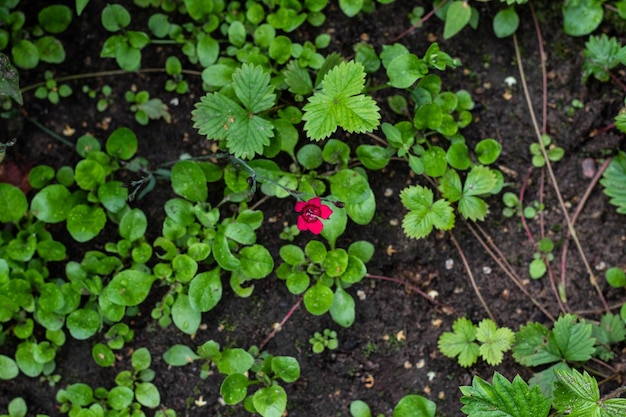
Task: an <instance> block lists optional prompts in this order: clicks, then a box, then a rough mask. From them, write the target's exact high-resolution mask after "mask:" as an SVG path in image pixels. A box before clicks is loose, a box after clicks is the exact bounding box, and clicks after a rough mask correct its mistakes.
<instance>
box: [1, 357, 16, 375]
mask: <svg viewBox="0 0 626 417" xmlns="http://www.w3.org/2000/svg"><path fill="white" fill-rule="evenodd" d="M19 373H20V371H19V368H18V367H17V364H16V363H15V361H14V360H13V359H11V358H9V357H8V356H6V355H0V379H2V380H4V381H6V380H9V379H13V378H15V377H16V376H17V375H18V374H19Z"/></svg>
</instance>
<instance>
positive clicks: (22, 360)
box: [15, 342, 44, 378]
mask: <svg viewBox="0 0 626 417" xmlns="http://www.w3.org/2000/svg"><path fill="white" fill-rule="evenodd" d="M35 349H36V345H35V343H33V342H22V343H20V344H19V345H18V346H17V350H16V351H15V362H16V363H17V366H18V367H19V368H20V371H22V373H23V374H24V375H26V376H29V377H31V378H34V377H36V376H39V375H40V374H41V372H42V371H43V367H44V364H42V363H39V362H37V361H36V360H35V357H34V354H35Z"/></svg>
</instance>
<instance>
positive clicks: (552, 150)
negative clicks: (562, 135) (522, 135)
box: [530, 134, 565, 168]
mask: <svg viewBox="0 0 626 417" xmlns="http://www.w3.org/2000/svg"><path fill="white" fill-rule="evenodd" d="M541 141H542V142H543V146H544V147H545V148H546V153H547V154H548V159H549V160H550V161H551V162H558V161H560V160H561V159H563V156H564V155H565V150H563V148H561V147H558V146H556V145H555V144H553V143H552V138H551V137H550V136H548V135H545V134H544V135H541ZM530 153H531V155H532V162H533V166H535V167H537V168H542V167H544V166H545V165H546V160H545V158H544V156H543V153H542V152H541V144H539V143H536V142H535V143H532V144H531V145H530Z"/></svg>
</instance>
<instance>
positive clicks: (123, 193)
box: [98, 181, 128, 213]
mask: <svg viewBox="0 0 626 417" xmlns="http://www.w3.org/2000/svg"><path fill="white" fill-rule="evenodd" d="M98 199H99V200H100V203H102V205H103V206H104V208H105V209H107V210H108V211H110V212H111V213H118V212H119V211H120V210H122V209H123V208H124V207H126V202H127V201H128V188H127V187H124V185H123V183H122V182H121V181H107V182H105V183H104V184H101V185H100V186H99V187H98Z"/></svg>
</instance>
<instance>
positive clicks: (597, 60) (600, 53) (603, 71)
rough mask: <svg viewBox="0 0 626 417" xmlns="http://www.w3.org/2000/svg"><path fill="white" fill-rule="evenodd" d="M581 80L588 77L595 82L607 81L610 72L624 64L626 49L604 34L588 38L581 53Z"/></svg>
mask: <svg viewBox="0 0 626 417" xmlns="http://www.w3.org/2000/svg"><path fill="white" fill-rule="evenodd" d="M583 57H584V61H583V80H584V81H585V82H586V81H587V80H588V79H589V77H590V76H592V75H593V76H594V78H596V79H597V80H600V81H608V80H609V78H610V75H611V70H612V69H614V68H615V67H617V66H618V65H619V64H622V65H624V64H626V47H623V46H622V45H621V44H620V43H619V41H618V40H617V39H616V38H614V37H610V38H609V37H608V36H607V35H606V33H603V34H602V35H600V36H593V35H592V36H590V37H589V40H588V41H587V42H586V43H585V50H584V51H583Z"/></svg>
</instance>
